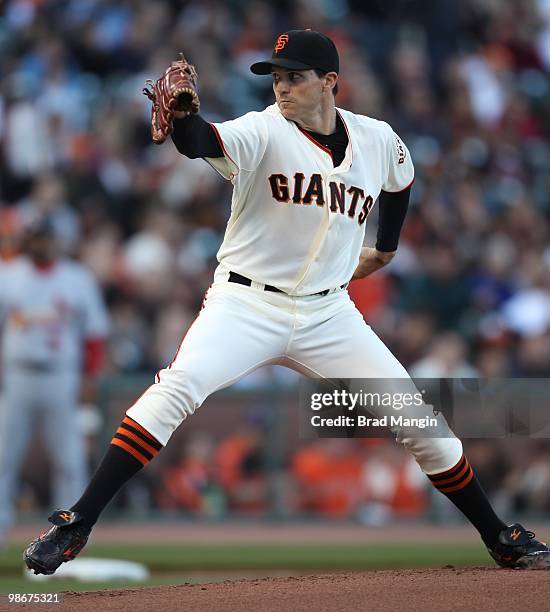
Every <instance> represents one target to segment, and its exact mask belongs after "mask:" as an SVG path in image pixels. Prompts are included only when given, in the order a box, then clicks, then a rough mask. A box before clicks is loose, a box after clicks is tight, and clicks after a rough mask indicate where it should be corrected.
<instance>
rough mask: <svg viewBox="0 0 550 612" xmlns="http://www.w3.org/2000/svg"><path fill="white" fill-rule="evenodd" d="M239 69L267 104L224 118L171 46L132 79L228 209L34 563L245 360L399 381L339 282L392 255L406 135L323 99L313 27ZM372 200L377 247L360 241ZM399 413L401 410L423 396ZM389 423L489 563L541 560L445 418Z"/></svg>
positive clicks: (43, 567)
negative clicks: (186, 314)
mask: <svg viewBox="0 0 550 612" xmlns="http://www.w3.org/2000/svg"><path fill="white" fill-rule="evenodd" d="M251 70H252V72H253V73H254V74H258V75H271V78H272V80H273V91H274V94H275V103H274V104H272V105H271V106H268V107H267V108H265V109H264V110H262V111H260V112H251V113H247V114H246V115H244V116H242V117H239V118H237V119H235V120H232V121H226V122H224V123H213V124H211V123H208V122H206V121H205V120H204V119H203V118H202V117H201V116H200V115H199V114H198V111H199V98H198V95H197V73H196V71H195V69H194V68H193V67H192V66H190V65H189V64H188V63H187V62H186V61H185V59H184V58H183V57H182V58H181V59H180V60H179V61H175V62H173V63H172V65H171V66H169V67H168V68H167V69H166V71H165V73H164V74H163V75H162V76H161V78H160V79H159V80H158V81H156V82H155V83H152V82H151V86H152V87H151V88H150V89H146V90H145V92H146V94H147V95H148V97H149V98H150V99H151V101H152V114H151V134H152V138H153V140H154V142H156V143H158V144H160V143H162V142H164V141H165V140H166V139H167V137H168V136H169V135H171V137H172V140H173V142H174V143H175V146H176V147H177V149H178V151H180V153H182V154H183V155H186V156H188V157H190V158H204V159H205V160H206V161H207V162H208V163H209V164H210V165H211V166H212V167H213V168H215V169H216V170H217V171H218V172H219V173H220V174H221V175H222V176H223V177H224V178H226V179H227V180H229V181H231V183H232V185H233V197H232V202H231V215H230V218H229V221H228V224H227V229H226V232H225V237H224V240H223V244H222V245H221V248H220V250H219V252H218V260H219V266H218V268H217V270H216V272H215V275H214V282H213V284H212V286H211V288H210V289H209V290H208V292H207V294H206V296H205V301H204V305H203V308H202V309H201V311H200V314H199V315H198V317H197V318H196V320H195V322H194V323H193V324H192V326H191V327H190V328H189V330H188V332H187V334H186V335H185V337H184V339H183V341H182V343H181V345H180V347H179V350H178V352H177V354H176V356H175V357H174V360H173V361H172V363H170V364H169V365H168V366H167V367H166V368H164V369H163V370H161V371H160V372H158V374H157V375H156V377H155V381H154V384H152V385H151V386H150V387H149V388H148V389H147V390H146V391H145V393H144V394H143V395H142V396H141V397H140V398H139V399H138V401H137V402H136V403H135V404H134V405H133V406H132V407H131V408H130V409H129V410H128V412H127V414H126V416H125V418H124V420H123V421H122V423H121V425H120V427H119V429H118V430H117V431H116V433H115V435H114V438H113V440H112V444H111V446H110V448H109V449H108V451H107V453H106V455H105V457H104V459H103V461H102V463H101V464H100V466H99V468H98V470H97V471H96V473H95V475H94V476H93V478H92V481H91V482H90V484H89V486H88V488H87V490H86V491H85V493H84V495H83V496H82V497H81V498H80V499H79V500H78V501H77V502H76V503H75V504H74V505H73V506H72V507H71V508H70V509H69V510H64V511H57V512H54V513H53V514H52V516H51V517H50V519H49V520H50V522H51V523H53V526H52V527H51V528H50V530H49V531H48V532H47V533H46V534H45V535H43V536H41V537H40V538H38V539H36V540H34V541H33V542H32V543H31V544H30V545H29V546H28V547H27V549H26V551H25V559H26V563H27V565H28V567H29V568H32V569H33V570H34V571H35V572H37V573H45V574H50V573H53V572H54V571H55V570H56V569H57V567H58V566H59V565H60V564H61V563H62V562H63V561H67V560H69V559H72V558H74V556H75V555H76V554H77V553H78V552H79V551H80V550H81V549H82V547H83V546H84V545H85V543H86V541H87V538H88V535H89V534H90V531H91V529H92V527H93V525H94V524H95V522H96V521H97V519H98V517H99V515H100V513H101V511H102V510H103V508H104V507H105V505H106V504H107V503H108V502H109V500H110V499H111V498H112V496H113V495H114V494H115V493H116V491H118V489H119V488H120V487H121V486H122V485H123V484H124V483H125V482H126V481H127V480H128V479H129V478H131V477H132V476H133V475H134V474H135V473H136V472H137V471H138V470H140V469H141V468H142V467H143V466H145V465H146V464H147V463H148V462H149V461H150V460H151V459H153V458H154V457H155V456H156V455H157V453H158V452H159V451H160V450H161V449H162V448H163V447H164V446H165V445H166V444H167V443H168V440H169V439H170V436H171V435H172V433H173V432H174V430H175V429H176V428H177V427H178V426H179V425H180V424H181V422H182V421H183V420H184V419H185V418H186V417H187V416H190V415H192V414H193V413H194V411H195V410H196V409H197V408H198V407H199V406H200V405H201V404H202V403H203V402H204V400H205V399H206V398H207V397H208V396H209V395H210V394H211V393H213V392H215V391H217V390H218V389H222V388H224V387H227V386H228V385H231V384H232V383H234V382H236V381H238V380H239V379H240V378H241V377H243V376H246V374H248V373H249V372H252V371H253V370H255V369H256V368H259V367H261V366H263V365H266V364H280V365H284V366H287V367H289V368H292V369H294V370H297V371H299V372H301V373H303V374H305V375H306V376H311V377H319V378H326V379H332V378H371V379H402V380H405V381H407V380H409V381H410V379H409V377H408V374H407V372H406V371H405V369H404V368H403V366H402V365H401V364H400V363H399V362H398V361H397V359H396V358H395V357H394V356H393V355H392V353H391V352H390V351H389V350H388V348H387V347H386V346H385V345H384V343H383V342H382V341H381V340H380V338H378V337H377V336H376V334H375V333H374V332H373V330H372V329H371V328H370V327H369V326H368V325H367V324H366V323H365V321H364V320H363V317H362V316H361V315H360V313H359V312H358V311H357V309H356V308H355V306H354V304H353V302H352V301H351V299H350V298H349V295H348V293H347V290H346V288H347V285H348V283H349V281H350V280H352V279H360V278H364V277H366V276H368V275H369V274H372V273H373V272H375V271H376V270H378V269H380V268H381V267H382V266H384V265H386V264H387V263H388V262H389V261H390V260H391V259H392V257H393V256H394V254H395V252H396V249H397V245H398V239H399V233H400V230H401V226H402V224H403V221H404V218H405V214H406V211H407V206H408V201H409V194H410V189H411V184H412V182H413V179H414V169H413V164H412V161H411V156H410V153H409V151H408V150H407V147H406V146H405V144H404V143H403V141H402V140H401V139H400V138H399V136H397V135H396V134H395V133H394V131H393V130H392V128H391V127H390V126H389V125H388V124H387V123H384V122H382V121H377V120H374V119H371V118H369V117H365V116H363V115H358V114H355V113H352V112H350V111H347V110H345V109H342V108H338V107H337V106H336V96H337V91H338V73H339V57H338V52H337V49H336V47H335V45H334V43H333V42H332V41H331V40H330V39H329V38H327V37H326V36H324V35H323V34H321V33H319V32H315V31H311V30H293V31H289V32H286V33H284V34H281V36H279V37H278V39H277V41H276V42H275V46H274V50H273V54H272V57H271V58H269V59H267V60H266V61H262V62H258V63H255V64H253V65H252V66H251ZM376 201H378V206H379V227H378V234H377V241H376V245H375V246H374V247H363V239H364V235H365V223H366V219H367V217H368V215H369V213H370V212H371V210H372V208H373V206H374V204H375V202H376ZM410 384H411V387H414V386H413V385H412V382H410ZM385 412H387V409H384V408H379V409H378V412H377V414H375V416H379V417H382V416H384V413H385ZM403 412H404V415H405V416H408V417H409V416H410V417H411V418H414V417H415V416H419V415H420V414H422V413H423V414H424V415H425V414H426V406H424V407H420V408H419V407H413V408H406V409H403ZM392 431H393V433H394V434H395V437H396V440H397V441H398V442H399V443H401V444H403V445H404V446H405V448H407V450H408V451H410V452H411V453H412V454H413V455H414V457H415V459H416V461H417V462H418V464H419V465H420V467H421V468H422V470H423V471H424V473H425V474H426V475H427V477H428V478H429V479H430V481H431V482H432V483H433V485H434V486H435V487H436V488H437V489H438V490H439V491H441V492H442V493H443V494H444V495H446V496H447V497H448V498H449V499H450V500H451V501H452V502H453V503H454V504H455V505H456V506H457V507H458V508H459V509H460V510H461V511H462V512H463V513H464V514H465V516H466V517H467V518H468V519H469V520H470V521H471V522H472V524H473V525H474V526H475V528H476V529H477V530H478V531H479V533H480V535H481V538H482V539H483V542H484V543H485V545H486V546H487V548H488V550H489V552H490V554H491V555H492V556H493V558H494V559H495V560H496V562H497V563H498V564H499V565H501V566H503V567H524V568H532V567H544V568H547V567H550V549H548V548H547V547H546V545H544V544H543V543H541V542H539V541H537V540H536V539H535V538H534V534H533V533H532V532H530V531H527V530H525V529H524V528H523V527H522V526H521V525H519V524H515V525H512V526H510V527H507V526H506V525H505V524H504V523H503V522H502V521H501V520H500V519H499V518H498V517H497V516H496V514H495V513H494V511H493V509H492V508H491V506H490V504H489V501H488V499H487V497H486V496H485V494H484V492H483V491H482V489H481V487H480V485H479V483H478V481H477V479H476V477H475V475H474V472H473V470H472V468H471V466H470V465H469V463H468V460H467V458H466V457H465V456H464V454H463V450H462V444H461V442H460V440H458V439H457V438H456V437H455V436H454V435H453V434H452V432H450V431H449V430H448V428H447V426H446V424H445V423H444V422H441V424H440V432H439V433H440V435H438V436H436V437H430V438H428V437H419V436H412V435H410V431H408V430H407V428H405V427H400V426H395V427H394V428H392Z"/></svg>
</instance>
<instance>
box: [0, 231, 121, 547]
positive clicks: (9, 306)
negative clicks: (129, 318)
mask: <svg viewBox="0 0 550 612" xmlns="http://www.w3.org/2000/svg"><path fill="white" fill-rule="evenodd" d="M25 242H26V256H25V257H20V258H18V259H17V260H16V261H13V262H12V264H11V265H10V266H6V267H4V269H3V271H1V272H0V316H1V319H2V323H3V325H2V337H1V341H2V343H1V362H2V371H1V374H2V402H1V403H0V535H5V533H6V532H7V530H8V528H9V527H10V525H11V524H12V522H13V519H14V502H15V499H16V496H17V482H18V475H19V470H20V467H21V463H22V460H23V457H24V453H25V450H26V449H27V446H28V443H29V440H30V438H31V434H32V433H33V431H34V429H35V425H40V427H41V429H42V432H43V437H44V442H45V444H46V448H47V450H48V452H49V455H50V457H51V460H52V475H53V481H52V485H53V486H52V501H53V502H54V503H55V504H56V505H58V506H65V505H67V504H68V503H70V501H71V500H73V499H74V498H75V496H77V495H79V494H80V493H81V492H82V490H83V489H84V486H85V482H86V477H87V469H86V457H85V445H84V441H83V438H82V435H81V433H80V430H79V426H78V421H77V405H78V399H79V393H80V389H81V382H82V372H83V371H84V372H85V374H86V376H87V377H88V378H90V377H93V376H94V375H95V374H96V373H97V372H98V370H99V368H100V365H101V361H102V353H103V344H104V340H105V337H106V335H107V332H108V328H109V322H108V316H107V313H106V309H105V305H104V303H103V299H102V297H101V294H100V291H99V289H98V287H97V285H96V282H95V280H94V279H93V277H92V276H91V274H90V273H89V272H88V270H87V269H85V268H84V267H83V266H81V265H80V264H78V263H76V262H74V261H71V260H68V259H65V258H62V257H59V256H58V245H57V240H56V236H55V234H54V231H53V229H52V227H51V225H50V224H49V223H48V222H47V221H42V222H40V223H39V224H37V225H35V226H33V227H31V228H30V229H29V230H28V231H27V234H26V237H25Z"/></svg>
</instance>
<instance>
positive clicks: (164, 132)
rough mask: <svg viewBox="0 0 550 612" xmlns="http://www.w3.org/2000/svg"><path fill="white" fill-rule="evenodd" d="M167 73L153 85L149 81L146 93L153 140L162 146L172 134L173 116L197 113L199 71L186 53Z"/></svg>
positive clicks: (181, 55)
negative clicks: (175, 113) (177, 113)
mask: <svg viewBox="0 0 550 612" xmlns="http://www.w3.org/2000/svg"><path fill="white" fill-rule="evenodd" d="M180 58H181V59H179V60H177V61H174V62H172V63H171V64H170V66H168V68H167V69H166V70H165V71H164V74H163V75H162V76H161V77H160V79H158V80H157V82H156V83H154V82H153V81H152V80H151V79H149V80H148V81H147V82H146V84H147V85H148V86H149V87H150V89H149V88H148V87H144V88H143V93H144V94H145V95H146V96H147V97H148V98H149V100H151V102H152V103H153V107H152V108H151V137H152V138H153V142H154V143H155V144H162V143H163V142H164V141H165V140H166V139H167V138H168V136H169V135H170V134H171V133H172V130H173V125H172V122H173V120H174V112H176V111H180V112H184V113H186V115H189V114H191V113H198V112H199V107H200V101H199V96H198V94H197V71H196V70H195V67H194V66H192V65H191V64H189V63H188V61H187V60H186V59H185V57H184V55H183V53H180Z"/></svg>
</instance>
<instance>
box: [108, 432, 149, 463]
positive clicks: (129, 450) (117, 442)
mask: <svg viewBox="0 0 550 612" xmlns="http://www.w3.org/2000/svg"><path fill="white" fill-rule="evenodd" d="M111 444H114V445H115V446H120V448H122V449H123V450H125V451H126V452H127V453H129V454H130V455H132V457H134V459H137V460H138V461H139V462H140V463H141V464H143V465H147V464H148V463H149V459H147V457H144V456H143V455H142V454H141V453H139V452H138V451H137V450H136V449H135V448H133V447H132V446H130V445H129V444H126V442H124V441H123V440H119V439H118V438H113V439H112V440H111Z"/></svg>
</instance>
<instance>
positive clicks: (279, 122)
mask: <svg viewBox="0 0 550 612" xmlns="http://www.w3.org/2000/svg"><path fill="white" fill-rule="evenodd" d="M337 112H338V113H339V115H340V117H341V118H342V121H343V123H344V125H345V128H346V130H347V134H348V139H349V143H348V147H347V150H346V154H345V157H344V160H343V161H342V163H341V165H340V166H338V167H337V168H335V167H334V165H333V162H332V156H331V153H330V150H328V149H326V148H325V147H323V146H322V145H319V144H318V143H317V142H316V141H315V140H313V139H312V138H311V137H310V135H309V134H308V133H307V132H305V131H303V130H301V129H300V128H299V127H298V126H297V125H296V124H295V123H294V122H292V121H288V120H287V119H285V118H284V116H283V115H282V114H281V112H280V110H279V107H278V106H277V105H276V104H274V105H272V106H269V107H267V108H266V109H265V110H263V111H262V112H251V113H247V114H246V115H244V116H242V117H239V118H238V119H235V120H232V121H226V122H224V123H215V124H213V125H214V128H215V129H216V130H217V132H218V136H219V140H220V143H221V144H222V146H223V150H224V154H225V157H223V158H218V159H214V158H208V159H207V160H206V161H208V162H209V163H210V164H211V165H212V166H213V167H214V168H216V170H218V172H220V174H222V176H224V177H225V178H227V179H229V180H231V181H232V183H233V187H234V189H233V198H232V204H231V216H230V219H229V221H228V224H227V229H226V232H225V237H224V240H223V243H222V245H221V247H220V250H219V252H218V261H219V262H220V263H221V264H222V265H223V266H224V267H225V268H226V269H229V270H231V271H233V272H238V273H240V274H242V275H244V276H246V277H248V278H250V279H252V280H253V281H256V282H260V283H265V284H268V285H273V286H275V287H278V288H279V289H282V290H283V291H284V292H285V293H288V294H290V295H298V296H299V295H309V294H313V293H317V292H318V291H324V290H325V289H330V288H334V287H337V286H339V285H342V284H344V283H347V282H348V281H349V280H350V278H351V277H352V275H353V272H354V270H355V268H356V266H357V264H358V261H359V255H360V251H361V246H362V245H363V239H364V235H365V220H366V218H367V216H368V214H369V212H370V211H371V209H372V207H373V204H374V202H375V201H376V199H377V197H378V195H379V194H380V191H381V190H384V191H393V192H396V191H401V190H403V189H405V188H406V187H408V186H409V185H410V184H411V182H412V180H413V178H414V168H413V164H412V161H411V156H410V154H409V152H408V150H407V148H406V147H405V145H404V144H403V142H402V141H401V140H400V139H399V137H398V136H397V135H396V134H395V133H394V132H393V130H392V129H391V127H390V126H389V125H388V124H387V123H384V122H382V121H377V120H375V119H371V118H369V117H365V116H363V115H356V114H354V113H351V112H349V111H346V110H343V109H337Z"/></svg>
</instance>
